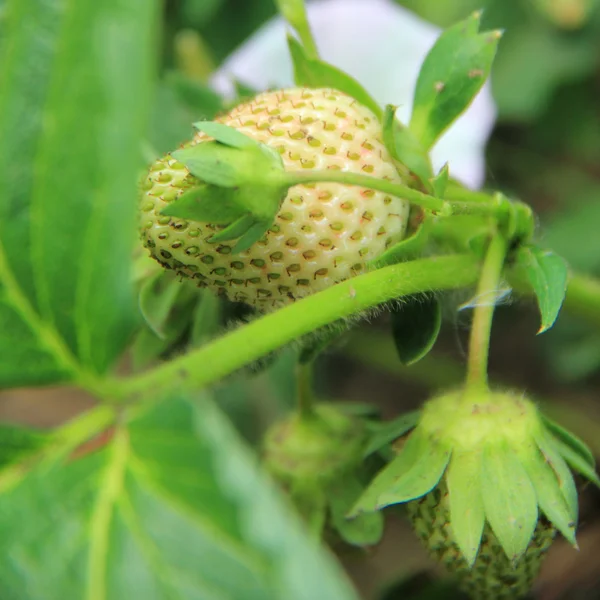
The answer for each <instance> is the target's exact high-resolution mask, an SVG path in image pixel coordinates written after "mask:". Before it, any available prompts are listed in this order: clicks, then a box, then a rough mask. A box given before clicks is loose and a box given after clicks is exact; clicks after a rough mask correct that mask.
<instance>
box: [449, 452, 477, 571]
mask: <svg viewBox="0 0 600 600" xmlns="http://www.w3.org/2000/svg"><path fill="white" fill-rule="evenodd" d="M480 482H481V453H480V452H459V453H456V452H455V453H454V454H453V455H452V459H451V460H450V464H449V465H448V470H447V471H446V484H447V486H448V494H449V496H448V502H449V508H450V527H451V528H452V533H453V535H454V540H455V541H456V544H457V546H458V547H459V549H460V551H461V552H462V555H463V556H464V558H465V560H466V561H467V564H468V565H469V567H472V566H473V563H474V562H475V559H476V558H477V552H478V551H479V545H480V543H481V536H482V534H483V527H484V525H485V510H484V508H483V499H482V497H481V485H480Z"/></svg>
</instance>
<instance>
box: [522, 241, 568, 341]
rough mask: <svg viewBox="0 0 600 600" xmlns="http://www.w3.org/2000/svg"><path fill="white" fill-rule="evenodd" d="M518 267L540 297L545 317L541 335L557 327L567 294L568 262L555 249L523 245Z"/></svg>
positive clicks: (540, 331) (542, 315)
mask: <svg viewBox="0 0 600 600" xmlns="http://www.w3.org/2000/svg"><path fill="white" fill-rule="evenodd" d="M515 266H516V268H517V269H519V270H521V271H522V272H523V273H524V275H525V277H526V278H527V280H528V281H529V283H530V284H531V287H532V288H533V291H534V293H535V295H536V298H537V303H538V307H539V310H540V316H541V326H540V329H539V331H538V334H540V333H543V332H544V331H547V330H548V329H550V327H552V325H554V322H555V321H556V318H557V317H558V313H559V312H560V309H561V307H562V304H563V300H564V299H565V294H566V292H567V280H568V274H569V272H568V268H567V263H566V261H565V260H564V259H563V258H562V257H560V256H558V254H555V253H554V252H552V251H551V250H542V249H541V248H537V247H536V246H522V247H521V248H519V250H518V252H517V256H516V265H515Z"/></svg>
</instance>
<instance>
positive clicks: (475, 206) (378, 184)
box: [286, 169, 506, 217]
mask: <svg viewBox="0 0 600 600" xmlns="http://www.w3.org/2000/svg"><path fill="white" fill-rule="evenodd" d="M311 183H342V184H344V185H356V186H360V187H364V188H369V189H372V190H377V191H378V192H384V193H385V194H390V195H392V196H395V197H396V198H402V199H404V200H408V201H409V202H411V203H412V204H415V205H417V206H421V207H422V208H425V209H426V210H430V211H433V212H436V213H441V214H442V215H443V216H451V215H463V214H469V215H489V216H493V217H498V216H499V215H501V214H503V213H505V211H506V207H505V206H503V205H499V204H498V203H497V202H496V201H495V200H494V198H492V197H490V198H488V199H487V201H486V202H468V201H467V202H462V201H454V200H452V201H447V200H442V199H440V198H436V197H435V196H430V195H429V194H425V193H423V192H420V191H419V190H415V189H413V188H411V187H408V186H407V185H403V184H401V183H394V182H392V181H388V180H387V179H379V178H378V177H371V176H370V175H361V174H360V173H351V172H348V171H338V170H336V169H327V170H324V171H288V172H287V173H286V184H287V185H289V186H293V185H302V184H304V185H306V184H311Z"/></svg>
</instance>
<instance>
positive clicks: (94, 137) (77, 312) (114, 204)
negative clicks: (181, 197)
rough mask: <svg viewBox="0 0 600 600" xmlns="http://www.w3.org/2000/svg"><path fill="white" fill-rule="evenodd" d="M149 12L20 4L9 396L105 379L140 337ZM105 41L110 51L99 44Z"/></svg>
mask: <svg viewBox="0 0 600 600" xmlns="http://www.w3.org/2000/svg"><path fill="white" fill-rule="evenodd" d="M137 4H138V5H139V6H137V8H136V6H135V5H134V6H127V7H125V6H124V5H123V3H122V2H120V1H118V0H109V1H108V2H102V3H95V4H90V3H75V4H68V5H67V4H65V3H57V2H52V3H48V2H40V1H37V0H28V1H26V2H21V1H20V0H19V1H14V2H11V3H10V5H9V6H8V13H7V23H6V39H5V40H4V48H5V49H10V51H5V52H4V53H3V55H2V59H1V66H0V72H1V73H2V75H1V85H0V90H1V91H0V128H1V129H2V132H3V135H2V139H1V140H0V221H1V223H2V224H1V225H0V290H1V299H0V322H1V323H2V330H3V332H4V333H3V336H2V342H1V344H0V364H1V365H2V366H1V367H0V386H8V385H24V384H40V383H48V382H52V381H61V380H68V379H72V378H73V377H75V376H76V372H77V371H78V370H79V366H78V363H81V365H82V366H83V368H85V369H86V370H89V371H92V372H103V371H105V370H106V369H107V367H108V366H110V365H111V364H112V363H113V362H114V360H115V359H116V358H117V357H118V356H119V354H120V353H121V352H122V350H123V349H124V347H125V344H126V343H127V342H128V341H129V339H130V337H131V334H132V331H133V326H134V324H135V320H136V317H135V310H134V309H135V305H134V303H133V293H132V292H133V290H132V285H131V282H130V261H129V260H128V259H127V258H126V257H127V256H129V255H130V254H131V251H132V241H133V239H132V233H131V232H132V230H133V223H134V215H135V210H136V201H135V196H136V191H135V172H136V169H137V167H138V166H139V164H140V157H139V147H140V143H141V136H142V132H143V130H144V127H145V116H146V107H145V106H144V99H145V98H147V97H148V96H149V91H150V48H151V46H152V44H153V43H154V38H153V35H152V34H153V31H154V19H155V17H156V10H155V9H156V5H155V3H148V2H139V1H138V2H137ZM22 20H25V21H27V22H28V26H27V27H22V26H20V25H19V23H20V22H21V21H22ZM112 22H118V23H119V32H120V34H119V35H118V36H116V37H113V36H112V31H113V29H112V26H111V23H112ZM102 38H104V39H111V40H112V42H111V43H110V44H99V43H97V40H98V39H102ZM132 47H134V48H136V52H131V51H130V49H131V48H132ZM120 56H125V57H126V60H121V59H117V58H115V57H120Z"/></svg>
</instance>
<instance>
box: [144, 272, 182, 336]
mask: <svg viewBox="0 0 600 600" xmlns="http://www.w3.org/2000/svg"><path fill="white" fill-rule="evenodd" d="M182 290H183V286H182V285H181V282H180V281H177V279H176V277H175V275H174V274H172V273H157V274H156V275H154V276H153V277H150V278H148V279H147V280H146V281H145V282H144V283H143V284H142V287H141V288H140V292H139V300H138V304H139V307H140V312H141V313H142V316H143V317H144V320H145V321H146V323H147V324H148V327H150V329H151V330H152V331H153V332H154V333H155V334H156V335H157V336H158V337H159V338H161V339H164V338H165V332H164V327H165V323H166V321H167V319H168V317H169V314H170V312H171V309H172V308H173V305H174V304H175V302H176V301H177V297H178V296H179V294H180V292H181V291H182Z"/></svg>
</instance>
